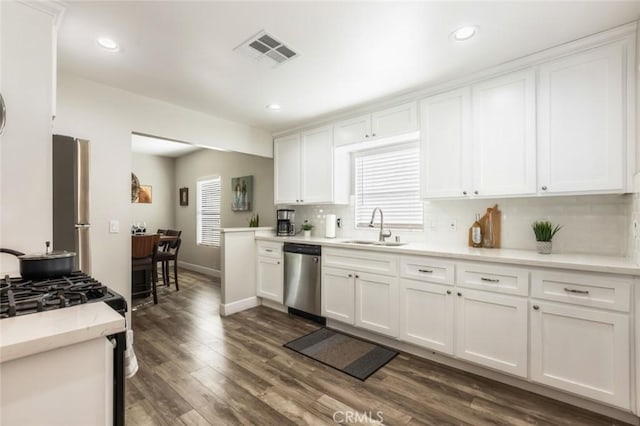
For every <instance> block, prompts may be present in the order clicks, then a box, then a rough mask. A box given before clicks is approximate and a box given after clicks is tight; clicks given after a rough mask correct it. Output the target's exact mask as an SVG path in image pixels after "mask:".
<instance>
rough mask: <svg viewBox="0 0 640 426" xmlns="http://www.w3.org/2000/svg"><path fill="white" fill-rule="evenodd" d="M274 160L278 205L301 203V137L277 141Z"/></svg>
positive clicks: (274, 146)
mask: <svg viewBox="0 0 640 426" xmlns="http://www.w3.org/2000/svg"><path fill="white" fill-rule="evenodd" d="M273 160H274V161H273V164H274V169H275V170H274V179H275V202H276V204H293V203H298V202H300V135H299V134H295V135H292V136H286V137H283V138H277V139H275V140H274V142H273Z"/></svg>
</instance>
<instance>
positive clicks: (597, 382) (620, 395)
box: [531, 300, 631, 409]
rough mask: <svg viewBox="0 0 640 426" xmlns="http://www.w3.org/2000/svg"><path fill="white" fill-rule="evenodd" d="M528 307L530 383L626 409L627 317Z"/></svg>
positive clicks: (544, 305)
mask: <svg viewBox="0 0 640 426" xmlns="http://www.w3.org/2000/svg"><path fill="white" fill-rule="evenodd" d="M531 304H532V307H531V380H533V381H536V382H539V383H543V384H545V385H549V386H553V387H554V388H558V389H562V390H566V391H569V392H572V393H575V394H578V395H582V396H585V397H588V398H593V399H595V400H597V401H601V402H605V403H609V404H611V405H615V406H617V407H621V408H625V409H629V408H630V403H631V401H630V375H631V371H630V360H629V351H630V342H629V339H630V338H629V316H628V315H625V314H621V313H613V312H606V311H600V310H597V309H591V308H582V307H576V306H570V305H564V304H559V303H551V302H546V301H536V300H532V302H531Z"/></svg>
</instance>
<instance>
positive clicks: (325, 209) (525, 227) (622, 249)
mask: <svg viewBox="0 0 640 426" xmlns="http://www.w3.org/2000/svg"><path fill="white" fill-rule="evenodd" d="M352 198H353V197H352ZM494 204H498V207H499V208H500V210H501V211H502V239H501V242H502V247H503V248H510V249H525V250H535V248H536V243H535V238H534V236H533V231H532V230H531V226H530V224H531V223H532V222H533V221H535V220H539V219H547V220H550V221H552V222H553V223H558V224H560V225H562V226H563V229H562V230H561V231H560V232H559V233H558V234H557V235H556V236H555V237H554V239H553V251H554V253H560V252H565V253H569V252H571V253H592V254H604V255H612V256H625V255H627V252H628V238H627V236H628V230H629V211H630V208H631V207H630V206H631V204H632V197H631V196H630V195H597V196H574V197H545V198H510V199H496V200H451V201H429V202H425V204H424V217H425V230H424V231H413V232H410V231H397V230H393V229H392V231H393V235H394V237H395V235H400V236H401V239H402V240H403V241H412V242H427V243H438V244H443V245H450V244H455V245H466V244H467V238H468V230H469V227H470V226H471V224H472V223H473V221H474V218H475V213H481V214H484V212H485V211H486V208H487V207H491V206H493V205H494ZM293 208H294V209H295V210H296V227H297V228H299V225H300V224H301V223H302V222H303V221H304V220H305V219H309V220H310V221H311V222H312V223H313V224H314V225H316V228H314V229H313V231H312V235H314V236H323V235H324V215H326V214H329V213H334V214H336V215H338V217H341V218H342V220H343V224H344V225H343V227H342V229H340V230H338V232H337V237H352V236H353V237H359V238H372V239H374V238H377V233H378V231H377V229H375V230H368V229H366V230H365V229H360V230H356V229H355V227H354V220H353V217H354V208H353V205H351V206H304V207H301V206H294V207H293ZM639 210H640V209H639ZM639 213H640V211H639ZM450 221H456V225H457V231H455V232H452V231H450V230H449V228H448V225H449V222H450ZM431 225H433V227H431ZM392 238H393V237H392ZM638 244H640V242H639V243H638ZM639 247H640V245H639Z"/></svg>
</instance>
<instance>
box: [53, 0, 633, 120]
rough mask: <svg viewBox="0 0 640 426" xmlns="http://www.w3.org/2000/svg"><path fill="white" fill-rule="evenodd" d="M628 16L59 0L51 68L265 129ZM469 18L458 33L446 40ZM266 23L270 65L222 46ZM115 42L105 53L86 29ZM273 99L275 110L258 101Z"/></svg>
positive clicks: (620, 8) (563, 10) (433, 6)
mask: <svg viewBox="0 0 640 426" xmlns="http://www.w3.org/2000/svg"><path fill="white" fill-rule="evenodd" d="M639 18H640V1H633V2H611V1H601V2H553V1H544V2H480V1H478V2H400V1H393V2H268V1H262V2H187V1H168V2H167V1H162V2H161V1H158V2H138V1H124V2H116V1H100V2H84V1H83V2H70V3H69V7H68V9H67V13H66V15H65V18H64V21H63V23H62V26H61V30H60V34H59V67H60V68H61V69H62V70H64V71H68V72H72V73H75V74H78V75H80V76H83V77H85V78H89V79H92V80H96V81H99V82H103V83H105V84H108V85H111V86H115V87H119V88H122V89H125V90H129V91H132V92H136V93H139V94H142V95H145V96H149V97H153V98H157V99H161V100H164V101H167V102H171V103H174V104H178V105H182V106H184V107H187V108H191V109H195V110H199V111H203V112H206V113H210V114H213V115H217V116H220V117H225V118H228V119H231V120H234V121H237V122H241V123H245V124H248V125H252V126H256V127H261V128H265V129H269V130H282V129H286V128H288V127H293V126H294V125H297V124H300V123H302V122H304V121H306V120H310V119H312V118H316V117H319V116H322V115H326V114H329V113H331V112H334V111H338V110H344V109H348V108H352V107H356V106H361V105H363V104H365V103H367V102H370V101H373V100H376V99H379V98H383V97H387V96H389V95H391V94H393V93H399V92H406V91H408V90H411V89H417V88H420V87H424V86H428V85H430V84H435V83H437V82H442V81H444V80H446V79H449V78H453V77H459V76H462V75H465V74H468V73H471V72H473V71H478V70H480V69H483V68H487V67H489V66H492V65H496V64H499V63H501V62H505V61H507V60H510V59H515V58H517V57H520V56H524V55H527V54H530V53H533V52H536V51H538V50H541V49H545V48H548V47H551V46H554V45H557V44H561V43H563V42H567V41H570V40H574V39H577V38H580V37H583V36H586V35H590V34H593V33H596V32H599V31H602V30H605V29H608V28H612V27H615V26H618V25H621V24H624V23H628V22H631V21H634V20H637V19H639ZM465 24H473V25H477V26H478V27H479V28H480V30H479V33H478V34H477V36H476V37H475V38H473V39H471V40H469V41H467V42H464V43H460V42H458V43H455V42H452V41H451V40H450V39H449V35H450V33H451V32H452V31H453V30H455V29H456V28H458V27H460V26H461V25H465ZM262 29H264V30H266V31H267V32H269V33H270V34H272V35H274V36H275V37H277V38H279V39H280V40H281V41H283V42H284V43H286V44H287V45H288V46H290V47H292V48H293V49H295V50H296V51H297V52H299V53H300V57H299V58H297V59H295V60H293V61H291V62H288V63H285V64H283V65H281V66H279V67H271V66H269V65H266V64H265V63H264V62H256V61H254V60H252V59H250V58H248V57H245V56H243V55H241V54H240V53H238V52H235V51H234V50H233V49H234V48H235V47H236V46H238V45H239V44H241V43H242V42H244V41H245V40H247V39H248V38H249V37H251V36H253V35H254V34H256V33H257V32H258V31H260V30H262ZM99 36H109V37H111V38H113V39H114V40H116V41H117V42H118V43H119V44H120V45H121V51H120V52H118V53H110V52H106V51H104V50H101V49H100V48H99V47H97V45H96V42H95V39H96V37H99ZM274 102H275V103H278V104H280V105H281V106H282V110H280V111H278V112H274V111H269V110H267V109H266V108H265V106H266V105H267V104H270V103H274Z"/></svg>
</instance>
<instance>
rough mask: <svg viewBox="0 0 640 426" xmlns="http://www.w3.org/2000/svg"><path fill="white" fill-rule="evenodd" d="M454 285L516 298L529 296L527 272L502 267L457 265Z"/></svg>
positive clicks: (481, 264) (475, 264)
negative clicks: (510, 295)
mask: <svg viewBox="0 0 640 426" xmlns="http://www.w3.org/2000/svg"><path fill="white" fill-rule="evenodd" d="M456 283H457V284H458V285H459V286H460V287H468V288H477V289H479V290H487V291H494V292H497V293H506V294H515V295H518V296H528V295H529V272H528V271H527V270H526V269H518V268H510V267H506V266H502V265H490V264H484V263H459V264H458V274H457V280H456Z"/></svg>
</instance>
